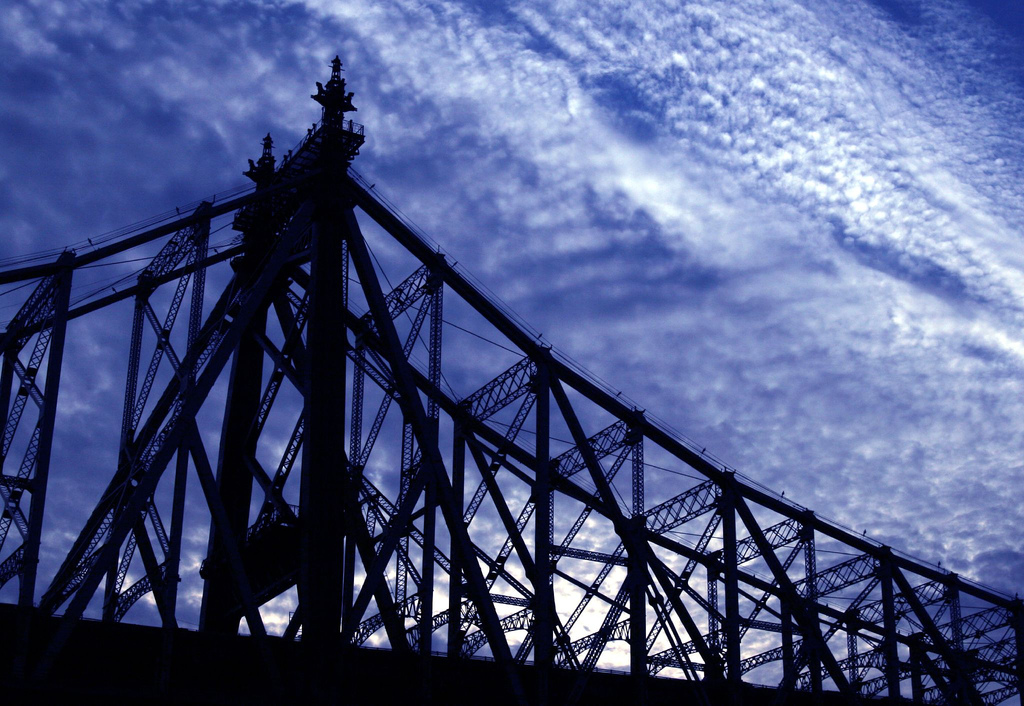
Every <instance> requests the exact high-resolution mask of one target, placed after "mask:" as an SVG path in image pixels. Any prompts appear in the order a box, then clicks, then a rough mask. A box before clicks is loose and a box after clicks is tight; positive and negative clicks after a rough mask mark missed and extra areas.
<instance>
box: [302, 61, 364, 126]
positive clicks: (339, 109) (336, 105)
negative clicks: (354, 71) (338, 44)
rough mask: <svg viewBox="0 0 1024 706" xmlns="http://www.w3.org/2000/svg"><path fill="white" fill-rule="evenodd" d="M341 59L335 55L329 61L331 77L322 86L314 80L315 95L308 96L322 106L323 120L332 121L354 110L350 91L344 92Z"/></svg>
mask: <svg viewBox="0 0 1024 706" xmlns="http://www.w3.org/2000/svg"><path fill="white" fill-rule="evenodd" d="M341 71H342V69H341V59H340V58H338V57H337V56H336V57H334V60H333V61H332V62H331V79H330V80H329V81H328V82H327V85H326V86H324V85H323V84H322V83H320V82H319V81H317V82H316V95H312V96H310V98H312V99H313V100H315V101H316V102H317V103H319V104H320V105H322V106H323V108H324V122H325V123H332V122H334V120H335V119H341V118H342V117H343V116H344V114H345V113H347V112H352V111H355V110H356V108H355V106H353V105H352V96H353V95H355V94H353V93H352V92H348V93H346V92H345V79H343V78H342V77H341Z"/></svg>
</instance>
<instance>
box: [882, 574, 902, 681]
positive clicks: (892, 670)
mask: <svg viewBox="0 0 1024 706" xmlns="http://www.w3.org/2000/svg"><path fill="white" fill-rule="evenodd" d="M878 579H879V584H880V585H881V587H882V631H883V633H882V653H883V654H884V655H885V684H886V690H887V692H888V696H889V698H890V699H892V700H893V701H898V700H899V698H900V660H899V651H898V645H897V642H896V593H895V591H894V590H893V583H892V564H891V562H890V561H889V560H888V559H887V558H882V559H880V560H879V562H878Z"/></svg>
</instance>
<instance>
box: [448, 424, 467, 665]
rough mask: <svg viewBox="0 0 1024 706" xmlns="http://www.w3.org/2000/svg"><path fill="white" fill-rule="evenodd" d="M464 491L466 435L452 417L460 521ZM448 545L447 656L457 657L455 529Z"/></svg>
mask: <svg viewBox="0 0 1024 706" xmlns="http://www.w3.org/2000/svg"><path fill="white" fill-rule="evenodd" d="M465 492H466V436H465V433H464V432H463V430H462V423H461V422H459V421H458V420H456V421H455V430H454V432H453V434H452V494H453V495H454V500H455V510H456V512H458V514H459V518H460V520H459V521H460V522H461V521H462V520H461V518H462V513H463V506H464V504H465ZM449 534H450V536H451V543H450V546H449V549H448V554H449V557H450V559H449V561H450V562H451V570H450V572H449V574H448V658H449V659H453V660H454V659H457V658H458V656H459V653H460V650H461V649H462V639H463V637H464V635H463V632H462V558H461V557H460V556H459V552H458V551H457V546H456V544H457V543H456V540H455V533H454V532H450V533H449Z"/></svg>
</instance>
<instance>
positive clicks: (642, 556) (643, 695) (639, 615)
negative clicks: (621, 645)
mask: <svg viewBox="0 0 1024 706" xmlns="http://www.w3.org/2000/svg"><path fill="white" fill-rule="evenodd" d="M644 520H645V518H644V516H643V514H640V515H634V516H633V517H632V518H631V520H630V521H631V522H632V524H633V525H634V527H635V528H636V529H635V531H636V533H637V535H639V534H640V530H641V529H642V528H643V525H644ZM646 549H647V544H646V542H642V541H637V542H635V543H634V546H633V547H632V548H631V549H630V551H629V564H628V565H627V571H628V572H629V573H628V574H627V577H626V580H627V581H628V582H629V674H630V678H631V680H632V682H633V685H632V689H633V703H634V704H638V705H641V706H643V705H646V704H647V582H648V573H647V555H646V552H645V551H644V550H646Z"/></svg>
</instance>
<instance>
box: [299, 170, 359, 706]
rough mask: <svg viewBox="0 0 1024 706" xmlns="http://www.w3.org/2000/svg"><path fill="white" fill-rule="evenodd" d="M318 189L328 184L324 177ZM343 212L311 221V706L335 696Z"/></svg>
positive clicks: (304, 547)
mask: <svg viewBox="0 0 1024 706" xmlns="http://www.w3.org/2000/svg"><path fill="white" fill-rule="evenodd" d="M325 182H326V183H325V184H324V185H323V187H322V188H324V189H325V191H326V188H327V185H328V184H330V183H331V182H330V181H329V180H327V179H326V178H325ZM341 209H342V205H341V204H339V203H338V202H337V200H336V197H333V196H332V195H330V194H329V193H321V194H319V198H318V200H317V203H316V211H315V212H314V218H313V229H312V243H311V254H310V262H311V266H310V282H309V304H308V307H309V309H308V312H309V313H308V318H307V324H306V325H307V333H306V341H307V346H306V351H307V360H306V366H305V370H304V373H305V385H306V389H305V416H306V428H305V434H306V437H305V444H304V447H303V452H304V453H303V457H302V479H301V484H300V488H299V502H300V512H299V519H300V534H299V537H300V540H299V541H300V552H301V557H302V563H301V569H300V574H299V585H298V589H299V603H300V604H301V605H302V626H303V631H302V642H303V648H304V650H303V651H304V653H305V660H306V669H307V674H308V677H307V685H308V687H309V689H310V695H311V696H312V697H314V698H315V699H318V700H319V699H324V700H327V699H333V698H335V697H336V696H337V695H338V693H339V692H338V686H339V684H338V681H339V680H338V678H337V675H336V674H335V668H336V664H335V661H334V660H335V659H336V657H337V654H338V648H339V646H340V645H339V636H340V629H341V613H342V605H343V603H344V598H343V596H342V592H343V586H344V573H345V571H344V555H345V552H344V528H345V512H344V500H345V497H344V493H345V478H346V477H347V476H348V471H349V469H348V459H347V458H346V455H345V451H344V445H343V444H342V443H340V441H339V440H340V439H343V438H344V435H345V368H346V366H345V362H346V352H347V351H346V346H347V330H346V328H345V319H344V312H345V310H346V309H347V304H348V302H347V301H346V300H347V297H346V293H347V290H346V285H347V282H346V280H345V272H346V267H345V265H346V252H345V238H347V237H351V234H350V233H347V232H345V230H344V229H343V225H342V224H343V222H344V221H343V218H342V215H341Z"/></svg>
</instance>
